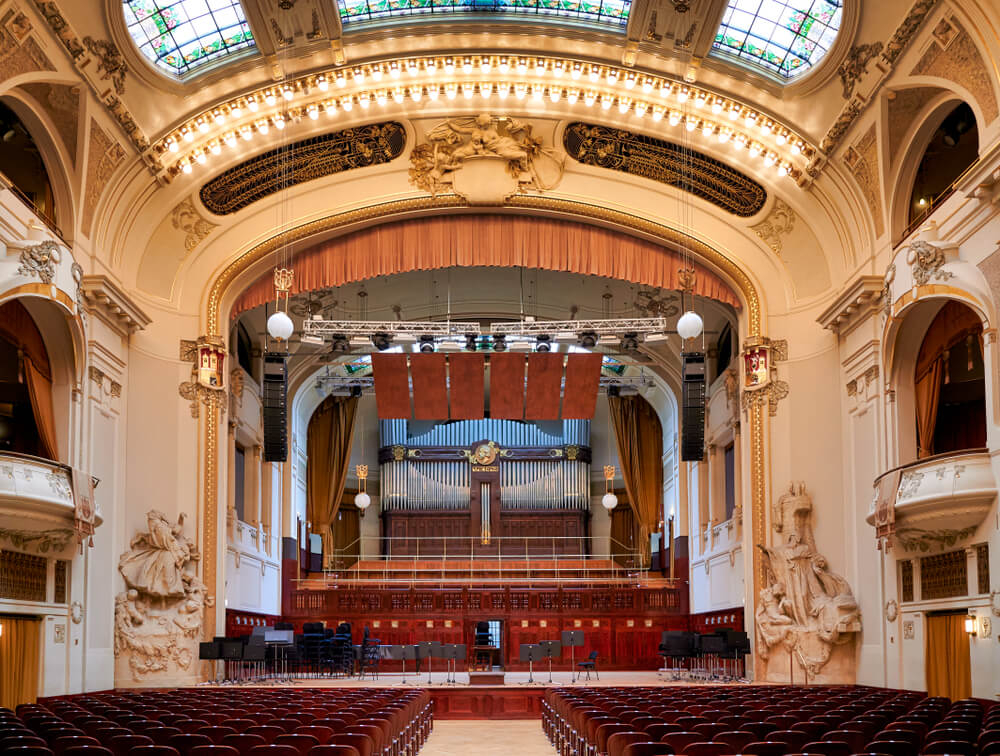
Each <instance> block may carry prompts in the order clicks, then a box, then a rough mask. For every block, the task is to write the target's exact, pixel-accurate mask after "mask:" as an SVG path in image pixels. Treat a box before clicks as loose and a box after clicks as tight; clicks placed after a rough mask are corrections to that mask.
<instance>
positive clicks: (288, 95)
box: [281, 87, 295, 101]
mask: <svg viewBox="0 0 1000 756" xmlns="http://www.w3.org/2000/svg"><path fill="white" fill-rule="evenodd" d="M281 96H282V97H284V98H285V100H286V101H289V100H291V99H292V98H293V97H295V90H294V89H292V88H291V87H285V88H284V89H282V90H281Z"/></svg>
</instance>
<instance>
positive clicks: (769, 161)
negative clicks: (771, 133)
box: [764, 152, 777, 167]
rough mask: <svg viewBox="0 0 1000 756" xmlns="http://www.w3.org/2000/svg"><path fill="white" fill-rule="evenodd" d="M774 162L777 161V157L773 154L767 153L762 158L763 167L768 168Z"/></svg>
mask: <svg viewBox="0 0 1000 756" xmlns="http://www.w3.org/2000/svg"><path fill="white" fill-rule="evenodd" d="M775 160H777V156H776V155H775V154H774V153H773V152H769V153H767V154H766V155H765V156H764V165H766V166H768V167H770V166H772V165H774V162H775Z"/></svg>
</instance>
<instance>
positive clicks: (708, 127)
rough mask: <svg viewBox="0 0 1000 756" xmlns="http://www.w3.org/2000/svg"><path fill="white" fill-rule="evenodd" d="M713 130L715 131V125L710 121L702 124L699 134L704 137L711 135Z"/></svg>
mask: <svg viewBox="0 0 1000 756" xmlns="http://www.w3.org/2000/svg"><path fill="white" fill-rule="evenodd" d="M714 131H715V125H714V124H711V123H706V124H703V125H702V127H701V135H702V136H703V137H705V138H706V139H707V138H708V137H710V136H712V133H713V132H714Z"/></svg>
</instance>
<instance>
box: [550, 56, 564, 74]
mask: <svg viewBox="0 0 1000 756" xmlns="http://www.w3.org/2000/svg"><path fill="white" fill-rule="evenodd" d="M552 73H553V74H555V76H556V77H557V78H558V77H560V76H562V75H563V74H564V73H566V67H565V66H564V65H563V62H562V61H561V60H557V61H556V62H555V63H553V64H552Z"/></svg>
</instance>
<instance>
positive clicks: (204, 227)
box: [170, 197, 218, 252]
mask: <svg viewBox="0 0 1000 756" xmlns="http://www.w3.org/2000/svg"><path fill="white" fill-rule="evenodd" d="M170 222H171V224H173V227H174V228H176V229H177V230H178V231H183V232H184V249H185V250H186V251H188V252H191V251H193V250H194V248H195V247H197V246H198V245H199V244H201V242H202V240H203V239H204V238H205V237H206V236H208V235H209V234H210V233H212V231H213V230H214V229H216V228H218V224H216V223H212V222H211V221H208V220H205V219H204V218H202V217H201V215H199V214H198V211H197V209H195V206H194V200H192V198H191V197H185V198H184V200H182V201H181V202H180V204H178V205H177V207H175V208H174V209H173V210H172V211H171V213H170Z"/></svg>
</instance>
